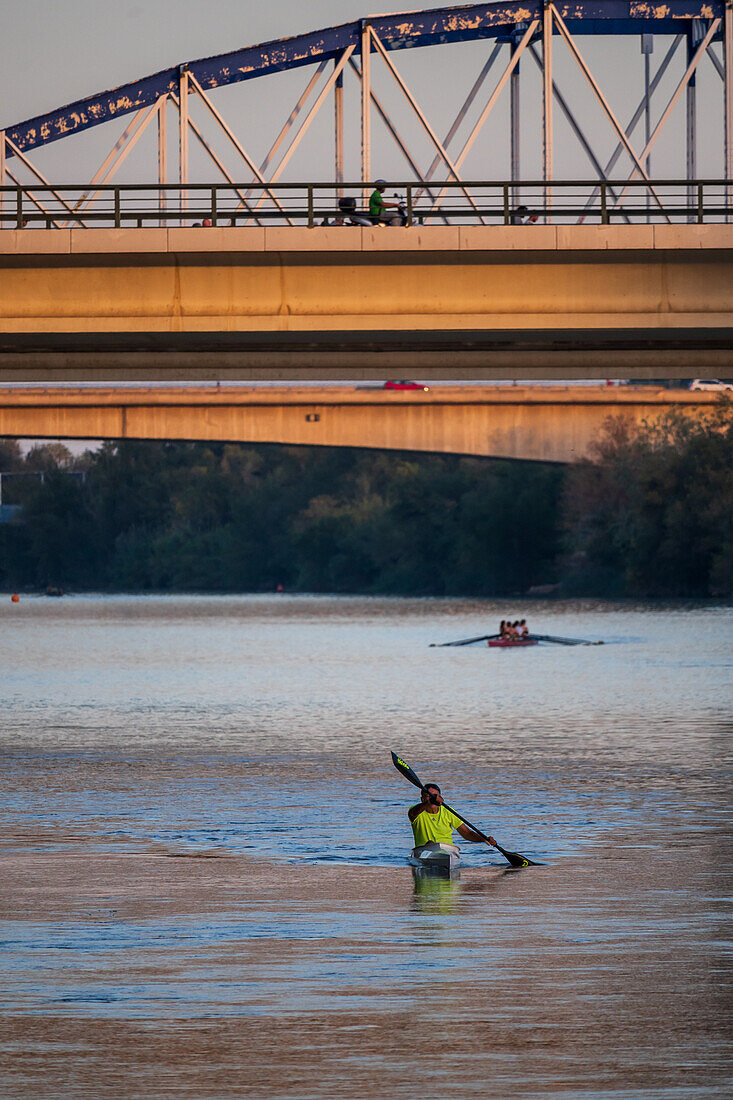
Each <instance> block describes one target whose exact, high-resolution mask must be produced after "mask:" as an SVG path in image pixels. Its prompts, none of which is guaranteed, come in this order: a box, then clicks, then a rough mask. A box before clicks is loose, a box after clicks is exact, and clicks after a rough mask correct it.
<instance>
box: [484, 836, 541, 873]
mask: <svg viewBox="0 0 733 1100" xmlns="http://www.w3.org/2000/svg"><path fill="white" fill-rule="evenodd" d="M494 847H495V848H496V850H497V851H498V852H501V854H502V855H503V856H504V859H508V860H509V862H510V863H511V865H512V867H537V866H539V864H537V863H535V861H534V860H533V859H527V857H526V856H520V854H519V852H507V850H506V848H502V846H501V844H497V843H496V841H494Z"/></svg>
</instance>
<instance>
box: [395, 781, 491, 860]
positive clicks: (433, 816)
mask: <svg viewBox="0 0 733 1100" xmlns="http://www.w3.org/2000/svg"><path fill="white" fill-rule="evenodd" d="M407 816H408V817H409V819H410V824H411V825H412V833H413V836H414V837H415V847H416V848H420V847H422V845H423V844H430V843H431V842H432V843H436V844H452V843H453V830H454V829H456V830H457V831H458V832H459V833H460V834H461V836H462V837H463V839H464V840H470V841H472V842H473V843H474V844H481V843H485V841H484V838H483V837H481V836H479V834H478V833H475V832H474V831H473V829H469V827H468V825H464V824H463V822H462V821H461V819H460V817H456V815H455V814H454V813H453V811H452V810H448V809H446V807H445V806H444V805H443V796H442V795H441V793H440V787H439V786H438V784H437V783H428V784H427V785H426V786H425V787H424V788H423V791H422V795H421V799H420V802H418V804H417V805H416V806H410V808H409V810H408V811H407ZM489 841H490V843H491V844H493V843H494V841H493V840H492V839H491V837H489Z"/></svg>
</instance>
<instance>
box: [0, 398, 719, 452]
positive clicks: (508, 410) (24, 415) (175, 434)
mask: <svg viewBox="0 0 733 1100" xmlns="http://www.w3.org/2000/svg"><path fill="white" fill-rule="evenodd" d="M717 401H718V397H717V395H716V394H715V393H709V392H702V393H697V392H694V393H693V392H690V391H687V390H669V389H658V388H652V387H645V386H607V385H606V386H568V387H562V386H437V387H435V388H432V389H430V390H428V391H427V392H425V391H420V390H415V391H394V390H384V389H382V388H381V387H380V386H378V385H372V386H361V387H354V386H329V387H314V386H308V387H290V386H288V387H284V386H280V387H274V386H258V387H246V386H241V385H240V386H221V385H219V386H217V385H214V386H200V385H199V386H165V387H137V386H135V387H133V386H127V387H121V388H114V389H113V388H101V387H92V386H89V387H86V386H85V387H55V388H54V387H44V388H36V387H27V388H26V387H15V388H2V389H0V436H15V437H19V438H51V439H185V440H210V441H218V442H226V441H239V442H249V443H287V444H296V445H298V444H308V445H317V446H340V447H370V448H378V449H388V450H390V449H391V450H404V451H428V452H430V451H433V452H442V453H453V454H463V455H484V456H494V457H503V458H515V459H525V460H532V461H540V462H572V461H574V460H576V459H578V458H581V457H583V456H585V455H587V454H588V450H589V447H590V445H591V443H592V441H593V439H594V438H596V437H597V435H598V433H599V432H600V431H601V429H602V427H603V424H604V422H605V421H606V420H607V419H608V417H609V416H621V417H623V418H624V419H625V420H626V421H628V422H630V423H632V424H640V423H641V422H642V421H643V420H650V421H651V420H654V419H656V418H658V417H660V416H662V415H664V413H666V412H667V411H668V410H669V409H670V408H680V409H682V410H683V411H685V412H686V413H689V414H691V415H694V414H695V413H696V412H698V411H700V410H704V409H710V408H712V407H714V406H715V404H716V403H717Z"/></svg>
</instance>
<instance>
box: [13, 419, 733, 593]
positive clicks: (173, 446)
mask: <svg viewBox="0 0 733 1100" xmlns="http://www.w3.org/2000/svg"><path fill="white" fill-rule="evenodd" d="M0 470H1V471H4V472H6V473H7V472H10V473H12V474H13V475H14V476H12V477H4V478H3V501H4V503H5V504H6V505H7V504H10V505H11V506H12V504H13V503H16V504H20V505H22V507H21V508H19V509H18V511H17V512H16V513H15V515H12V511H11V521H10V522H5V523H2V524H0V585H2V587H3V588H5V589H6V590H7V589H9V588H18V589H24V588H25V589H33V588H36V589H37V588H45V587H46V586H47V585H54V586H56V585H59V586H63V587H64V588H66V589H73V590H76V591H81V590H87V591H89V590H96V591H99V590H102V591H105V590H106V591H126V592H130V591H135V592H137V591H210V592H256V591H272V590H274V589H276V588H277V587H278V586H280V585H281V586H282V587H283V589H285V590H287V591H307V592H341V593H381V594H394V595H439V596H440V595H486V596H489V595H509V594H512V595H521V594H525V593H527V592H528V591H529V590H530V589H532V588H536V587H538V586H539V587H540V588H541V589H542V590H544V591H547V590H550V591H553V592H557V593H558V594H561V595H562V594H567V595H639V596H665V597H672V596H696V597H701V596H702V597H705V596H711V595H729V594H731V593H733V418H731V415H730V410H729V407H725V406H721V408H720V409H719V410H717V411H716V412H715V414H714V415H712V416H710V417H707V418H706V419H704V420H700V421H696V422H694V423H691V422H690V421H688V420H685V419H684V418H681V417H677V416H670V417H668V418H667V419H666V420H665V421H663V422H662V423H661V424H660V425H658V426H657V427H655V428H643V429H641V430H639V431H636V432H633V433H632V432H630V431H629V430H628V428H626V427H624V426H623V425H622V424H621V423H620V422H610V423H609V425H608V427H607V430H606V432H605V433H604V435H603V437H602V438H601V439H599V441H598V443H597V445H596V447H595V449H594V452H593V454H592V456H591V457H590V458H589V459H588V460H587V461H584V462H582V463H578V464H576V465H574V466H572V467H567V468H562V467H552V466H541V465H534V464H529V463H512V462H505V461H497V460H488V459H473V458H458V457H454V456H437V455H415V454H400V453H394V452H374V451H367V450H348V449H339V448H333V449H331V448H295V447H284V446H275V445H266V446H265V445H262V446H250V445H246V444H203V443H144V442H140V443H137V442H126V443H119V444H118V443H107V444H104V445H103V446H102V447H101V448H100V449H99V450H97V451H93V452H87V453H86V454H84V455H82V456H79V457H73V456H72V455H71V454H70V453H69V451H68V450H67V449H66V448H64V447H62V446H60V445H58V444H53V445H45V446H39V447H36V448H33V449H32V450H30V451H29V452H28V453H27V454H26V455H25V456H23V455H21V453H20V450H19V448H18V446H17V445H16V444H15V443H12V442H10V441H5V442H2V441H0ZM7 511H8V509H6V512H7ZM5 518H6V519H7V518H8V516H7V515H6V516H5Z"/></svg>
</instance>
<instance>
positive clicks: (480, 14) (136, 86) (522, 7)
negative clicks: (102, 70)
mask: <svg viewBox="0 0 733 1100" xmlns="http://www.w3.org/2000/svg"><path fill="white" fill-rule="evenodd" d="M543 6H544V5H543V0H528V2H525V3H519V2H517V3H506V2H504V0H495V2H494V3H491V4H462V5H460V6H459V7H447V8H434V9H431V10H429V11H418V12H403V13H400V14H396V15H381V16H374V17H371V18H368V19H366V20H358V21H356V22H353V23H344V24H342V25H341V26H338V27H329V28H327V29H325V30H320V31H310V32H309V33H307V34H300V35H296V36H295V37H293V38H280V39H277V40H275V41H272V42H265V43H263V44H261V45H259V46H247V47H245V48H244V49H241V50H233V51H232V52H231V53H226V54H219V55H218V56H216V57H206V58H201V59H200V60H198V61H190V62H188V63H187V64H186V65H176V66H174V67H173V68H170V69H163V70H162V71H161V72H158V73H154V74H153V75H152V76H147V77H143V78H142V79H141V80H136V81H133V82H131V83H130V84H124V85H122V86H120V87H119V88H114V89H112V90H111V91H108V92H102V93H100V94H99V95H94V96H90V97H89V98H88V99H80V100H77V102H76V103H70V104H68V105H67V106H66V107H60V108H59V109H58V110H55V111H50V112H49V113H48V114H45V115H38V116H36V118H32V119H28V120H27V121H26V122H21V123H18V124H17V125H14V126H10V127H7V128H6V131H5V132H6V135H7V137H9V138H10V140H11V141H12V142H14V144H15V145H16V146H17V147H18V148H19V149H20V150H21V151H22V152H28V151H29V150H31V149H36V148H38V147H39V146H41V145H48V144H50V142H52V141H58V140H59V139H60V138H64V137H67V136H69V135H70V134H74V133H80V132H81V131H82V130H88V129H89V128H90V127H92V126H98V125H99V124H100V123H103V122H108V121H109V120H110V119H113V118H116V117H118V116H122V115H126V114H129V113H130V112H131V111H138V110H140V108H142V107H147V106H150V105H152V104H153V103H155V102H156V100H157V99H158V98H159V96H161V95H165V94H166V93H167V92H176V91H177V89H178V78H179V72H180V71H181V69H183V68H188V70H189V71H190V72H191V73H193V75H194V76H195V77H196V79H197V80H198V81H199V83H200V84H201V85H202V87H204V88H219V87H222V86H224V85H226V84H235V83H237V82H239V81H242V80H252V79H254V78H256V77H259V76H265V75H267V74H268V73H276V72H281V71H283V70H284V69H295V68H298V67H300V66H302V65H312V64H316V63H318V62H320V61H323V60H328V59H330V58H335V57H338V56H339V55H340V54H341V53H342V52H343V51H344V50H345V49H346V48H347V47H348V46H350V45H352V44H354V45H355V46H356V49H357V51H358V50H359V49H360V45H361V30H362V26H363V25H364V23H365V22H367V23H370V24H371V25H372V27H373V28H374V30H375V31H376V32H377V34H378V35H379V37H380V39H381V40H382V42H383V43H384V46H385V49H387V50H406V49H415V48H419V47H422V46H433V45H437V44H440V43H446V42H465V41H469V40H475V39H479V38H495V39H499V40H502V39H505V40H508V39H509V38H510V36H511V34H512V32H513V31H514V28H515V26H516V24H517V23H527V22H529V21H530V20H531V19H533V18H540V19H541V17H542V11H543ZM555 6H556V8H557V10H558V11H559V13H560V15H561V16H562V18H563V20H564V21H565V23H566V24H567V26H568V28H569V30H570V31H571V32H572V33H577V34H611V35H639V34H679V33H680V32H684V31H690V30H691V28H692V21H693V20H694V19H699V20H704V21H705V22H709V21H710V20H712V19H715V18H718V17H722V16H723V15H724V11H725V0H657V2H656V3H655V2H653V0H575V2H563V0H557V2H556V4H555ZM8 155H9V156H10V155H11V150H10V149H9V150H8Z"/></svg>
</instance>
